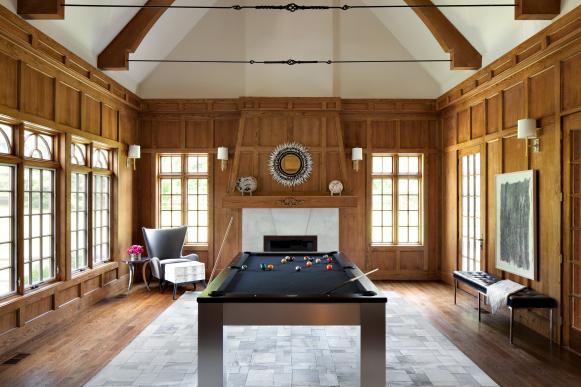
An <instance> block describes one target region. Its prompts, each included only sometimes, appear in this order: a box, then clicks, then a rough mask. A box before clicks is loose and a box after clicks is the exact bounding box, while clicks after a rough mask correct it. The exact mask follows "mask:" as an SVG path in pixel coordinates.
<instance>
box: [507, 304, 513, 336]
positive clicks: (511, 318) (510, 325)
mask: <svg viewBox="0 0 581 387" xmlns="http://www.w3.org/2000/svg"><path fill="white" fill-rule="evenodd" d="M508 310H509V311H510V324H509V328H508V338H509V340H510V343H511V344H512V323H513V321H514V310H513V309H512V307H510V306H509V307H508Z"/></svg>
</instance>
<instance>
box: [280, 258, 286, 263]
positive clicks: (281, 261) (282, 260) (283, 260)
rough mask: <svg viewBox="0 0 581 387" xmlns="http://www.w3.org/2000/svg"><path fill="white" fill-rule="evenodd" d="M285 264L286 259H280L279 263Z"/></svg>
mask: <svg viewBox="0 0 581 387" xmlns="http://www.w3.org/2000/svg"><path fill="white" fill-rule="evenodd" d="M287 262H288V261H287V259H286V258H283V259H281V260H280V263H282V264H283V265H285V264H286V263H287Z"/></svg>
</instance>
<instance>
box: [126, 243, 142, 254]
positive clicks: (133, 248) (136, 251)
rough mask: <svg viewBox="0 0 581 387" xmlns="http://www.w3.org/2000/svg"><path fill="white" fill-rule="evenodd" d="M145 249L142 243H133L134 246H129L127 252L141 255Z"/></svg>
mask: <svg viewBox="0 0 581 387" xmlns="http://www.w3.org/2000/svg"><path fill="white" fill-rule="evenodd" d="M144 251H145V250H144V249H143V246H140V245H133V246H129V248H128V249H127V254H129V255H141V254H143V252H144Z"/></svg>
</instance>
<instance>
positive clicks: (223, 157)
mask: <svg viewBox="0 0 581 387" xmlns="http://www.w3.org/2000/svg"><path fill="white" fill-rule="evenodd" d="M217 158H218V160H220V169H221V170H222V171H225V170H226V166H227V165H228V148H226V147H224V146H221V147H219V148H218V156H217Z"/></svg>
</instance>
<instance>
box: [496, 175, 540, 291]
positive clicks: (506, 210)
mask: <svg viewBox="0 0 581 387" xmlns="http://www.w3.org/2000/svg"><path fill="white" fill-rule="evenodd" d="M536 192H537V181H536V173H535V171H532V170H531V171H523V172H514V173H506V174H502V175H496V268H497V269H500V270H504V271H507V272H509V273H513V274H516V275H519V276H521V277H525V278H529V279H533V280H534V279H536V276H537V260H536V256H537V214H536V208H537V197H536Z"/></svg>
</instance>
